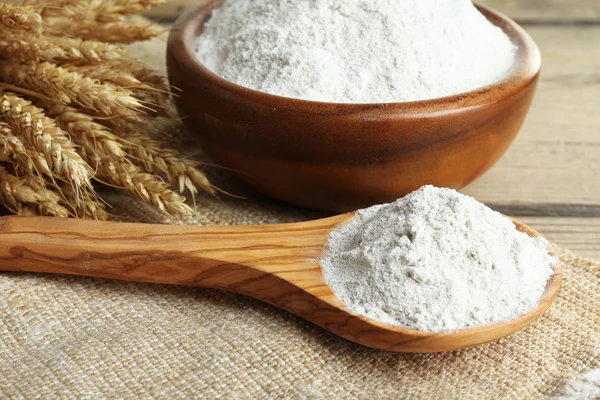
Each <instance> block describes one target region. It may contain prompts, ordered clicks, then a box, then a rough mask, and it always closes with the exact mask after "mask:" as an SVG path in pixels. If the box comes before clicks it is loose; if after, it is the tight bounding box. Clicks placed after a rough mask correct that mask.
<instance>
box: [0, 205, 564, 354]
mask: <svg viewBox="0 0 600 400" xmlns="http://www.w3.org/2000/svg"><path fill="white" fill-rule="evenodd" d="M352 216H353V214H344V215H339V216H336V217H332V218H327V219H321V220H316V221H311V222H302V223H296V224H284V225H260V226H234V227H189V226H173V225H148V224H129V223H116V222H98V221H86V220H67V219H58V218H46V217H3V218H0V270H2V271H26V272H44V273H57V274H68V275H81V276H93V277H99V278H106V279H120V280H127V281H136V282H152V283H166V284H176V285H189V286H200V287H207V288H216V289H223V290H228V291H231V292H236V293H241V294H244V295H247V296H250V297H254V298H256V299H259V300H262V301H265V302H267V303H270V304H273V305H275V306H276V307H279V308H282V309H284V310H287V311H289V312H291V313H293V314H296V315H297V316H299V317H302V318H304V319H306V320H308V321H311V322H313V323H315V324H317V325H319V326H321V327H323V328H325V329H327V330H329V331H331V332H333V333H335V334H337V335H340V336H342V337H344V338H346V339H348V340H352V341H354V342H357V343H360V344H363V345H365V346H370V347H375V348H378V349H385V350H392V351H402V352H438V351H448V350H455V349H461V348H466V347H471V346H475V345H479V344H482V343H486V342H489V341H491V340H496V339H499V338H501V337H504V336H506V335H509V334H511V333H514V332H516V331H518V330H520V329H522V328H523V327H525V326H527V325H528V324H530V323H532V322H533V321H534V320H536V319H537V318H538V317H540V316H541V315H542V314H543V313H544V312H545V311H546V309H547V308H548V307H549V306H550V304H551V303H552V301H554V299H555V298H556V296H557V294H558V291H559V288H560V283H561V272H562V270H561V266H560V263H558V264H557V266H556V269H555V273H554V275H553V276H552V278H551V279H550V281H549V282H548V285H547V287H546V291H545V293H544V295H543V297H542V299H541V301H540V303H539V305H538V306H537V308H535V309H534V310H532V311H531V312H530V313H528V314H526V315H523V316H521V317H519V318H516V319H514V320H512V321H508V322H504V323H499V324H495V325H491V326H486V327H482V328H471V329H465V330H461V331H456V332H452V333H431V332H420V331H417V330H414V329H408V328H402V327H397V326H392V325H387V324H383V323H380V322H377V321H373V320H371V319H368V318H365V317H361V316H357V315H354V314H352V313H351V312H349V311H348V310H347V309H346V307H345V306H344V304H342V302H341V301H340V300H338V299H337V298H336V297H335V295H334V294H333V293H332V292H331V290H330V289H329V287H328V286H327V284H325V282H324V281H323V278H322V274H321V267H320V265H319V262H318V261H317V259H318V258H319V257H320V256H321V254H322V252H323V249H324V245H325V243H326V241H327V238H328V235H329V232H330V231H331V230H332V229H334V228H335V227H336V226H337V225H339V224H341V223H344V222H346V221H348V220H350V219H351V218H352ZM514 222H515V225H516V226H517V228H518V229H519V230H521V231H523V232H526V233H527V234H529V235H531V236H539V234H538V233H537V232H536V231H534V230H533V229H531V228H529V227H528V226H526V225H524V224H520V223H518V222H517V221H514ZM549 251H550V253H551V254H552V255H553V256H555V257H557V255H556V253H555V252H554V250H553V249H552V248H550V249H549ZM557 258H558V257H557Z"/></svg>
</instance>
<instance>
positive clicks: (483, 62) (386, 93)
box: [197, 0, 515, 103]
mask: <svg viewBox="0 0 600 400" xmlns="http://www.w3.org/2000/svg"><path fill="white" fill-rule="evenodd" d="M514 53H515V50H514V46H513V44H512V43H511V41H510V39H509V38H508V37H507V36H506V35H505V34H504V32H503V31H502V30H501V29H500V28H498V27H496V26H494V25H493V24H492V23H490V22H489V21H488V20H487V19H486V18H485V17H484V16H483V15H482V14H481V13H480V12H479V11H478V10H477V9H476V8H475V7H474V6H473V4H472V3H471V0H225V2H224V4H223V5H222V7H220V8H218V9H216V10H214V12H213V15H212V17H211V19H210V20H209V21H208V22H207V24H206V25H205V29H204V32H203V33H202V34H201V35H200V36H199V37H198V38H197V57H198V59H199V60H200V61H201V62H202V63H203V64H205V65H206V66H207V67H208V68H209V69H210V70H212V71H213V72H215V73H216V74H217V75H219V76H221V77H223V78H225V79H227V80H229V81H232V82H235V83H237V84H239V85H242V86H245V87H248V88H252V89H256V90H259V91H262V92H266V93H271V94H275V95H280V96H285V97H292V98H298V99H306V100H316V101H326V102H336V103H386V102H403V101H413V100H424V99H431V98H437V97H443V96H448V95H453V94H458V93H462V92H466V91H470V90H474V89H477V88H480V87H483V86H486V85H488V84H491V83H493V82H495V81H497V80H499V79H500V78H501V77H502V76H503V75H505V74H506V73H507V71H508V70H509V69H510V68H511V66H512V65H513V62H514Z"/></svg>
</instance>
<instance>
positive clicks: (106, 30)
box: [48, 18, 164, 44]
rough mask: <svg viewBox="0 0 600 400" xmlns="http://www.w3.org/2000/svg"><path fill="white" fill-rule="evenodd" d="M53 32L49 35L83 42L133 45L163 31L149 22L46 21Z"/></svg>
mask: <svg viewBox="0 0 600 400" xmlns="http://www.w3.org/2000/svg"><path fill="white" fill-rule="evenodd" d="M48 25H50V26H51V27H52V28H53V30H48V33H50V34H65V33H66V34H68V35H71V36H76V37H79V38H81V39H84V40H99V41H101V42H108V43H124V44H128V43H133V42H137V41H142V40H148V39H151V38H153V37H155V36H158V35H160V34H161V33H162V32H163V31H164V29H163V28H160V27H157V26H155V25H154V24H153V23H151V22H146V21H144V22H130V21H119V22H109V23H102V22H96V21H89V20H83V21H80V22H74V21H73V20H72V19H71V18H53V19H51V20H49V21H48Z"/></svg>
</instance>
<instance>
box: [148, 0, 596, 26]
mask: <svg viewBox="0 0 600 400" xmlns="http://www.w3.org/2000/svg"><path fill="white" fill-rule="evenodd" d="M201 2H202V0H200V1H199V0H169V1H168V3H167V4H165V5H164V6H162V7H159V8H156V9H153V10H150V11H149V12H147V15H148V16H150V17H152V18H157V19H159V20H162V21H174V20H175V19H176V18H177V17H178V16H179V15H181V14H182V13H183V12H185V11H186V10H188V9H189V8H190V7H192V6H194V5H196V4H199V3H201ZM478 2H479V3H480V4H483V5H487V6H490V7H492V8H495V9H497V10H498V11H500V12H502V13H504V14H506V15H508V16H509V17H511V18H513V19H516V20H519V22H530V23H531V22H532V23H573V22H592V23H596V22H600V2H598V0H479V1H478Z"/></svg>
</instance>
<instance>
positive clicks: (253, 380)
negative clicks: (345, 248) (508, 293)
mask: <svg viewBox="0 0 600 400" xmlns="http://www.w3.org/2000/svg"><path fill="white" fill-rule="evenodd" d="M107 196H108V197H109V200H110V201H112V202H113V203H114V202H116V204H120V207H119V209H117V210H114V212H115V213H117V214H118V217H119V218H121V219H128V220H141V221H143V222H161V221H162V222H164V220H163V218H162V217H161V216H159V215H157V214H154V213H152V212H150V211H149V210H148V209H147V208H145V207H143V206H142V205H140V204H138V203H136V202H134V201H131V200H127V199H125V198H120V197H119V196H114V195H107ZM111 196H112V197H111ZM252 196H253V199H246V200H222V201H218V200H213V199H209V198H206V197H201V198H200V199H199V203H198V204H199V207H200V208H201V209H202V210H204V211H203V215H204V216H203V218H201V220H202V222H203V223H208V224H244V223H273V222H284V221H286V222H288V221H295V220H301V219H307V218H315V217H318V216H319V214H317V213H310V212H306V211H302V210H298V209H293V208H291V207H285V206H282V205H280V204H277V203H274V202H271V201H268V200H264V199H257V198H256V196H255V195H252ZM560 253H561V256H562V258H563V260H564V262H565V264H566V265H565V280H564V286H563V290H562V292H561V294H560V297H559V299H558V300H557V302H556V303H555V304H554V305H553V306H552V307H551V308H550V310H549V312H548V313H547V314H546V315H545V316H544V317H543V318H542V319H541V320H540V321H538V322H536V323H535V324H534V325H532V326H530V327H528V328H526V329H525V330H523V331H521V332H519V333H517V334H515V335H513V336H510V337H508V338H505V339H503V340H500V341H497V342H495V343H491V344H487V345H484V346H481V347H478V348H475V349H469V350H463V351H457V352H452V353H446V354H429V355H427V354H420V355H407V354H395V353H391V352H383V351H377V350H373V349H369V348H366V347H363V346H360V345H356V344H354V343H350V342H348V341H346V340H344V339H341V338H339V337H337V336H334V335H333V334H330V333H328V332H326V331H324V330H322V329H320V328H318V327H315V326H313V325H311V324H310V323H307V322H305V321H302V320H300V319H298V318H296V317H294V316H292V315H289V314H287V313H285V312H283V311H280V310H278V309H276V308H274V307H271V306H268V305H265V304H262V303H260V302H258V301H255V300H252V299H248V298H245V297H242V296H239V295H235V294H229V293H224V292H219V291H214V290H205V289H199V288H185V287H174V286H164V285H150V284H135V283H126V282H111V281H105V280H100V279H91V278H73V277H57V276H53V277H51V276H42V275H32V274H0V398H27V399H30V398H44V399H50V398H94V399H96V398H150V397H159V398H198V397H200V398H202V397H204V398H217V397H221V398H273V399H274V398H291V399H296V398H299V399H301V398H327V399H329V398H332V399H333V398H336V399H338V398H339V399H342V398H359V399H363V398H364V399H367V398H384V399H388V398H389V399H455V398H456V399H458V398H462V399H465V398H473V399H504V398H506V399H509V398H510V399H515V398H520V399H532V398H546V397H548V396H551V395H553V394H555V393H557V391H559V390H560V388H561V387H562V386H563V385H564V383H565V382H566V381H568V380H571V379H572V378H573V377H575V376H576V375H578V374H579V373H581V372H584V371H587V370H589V369H591V368H595V367H597V366H599V364H600V315H599V304H600V265H599V264H594V263H592V262H589V261H586V260H584V259H581V258H578V257H576V256H574V255H572V254H570V253H568V252H567V251H561V252H560Z"/></svg>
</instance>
